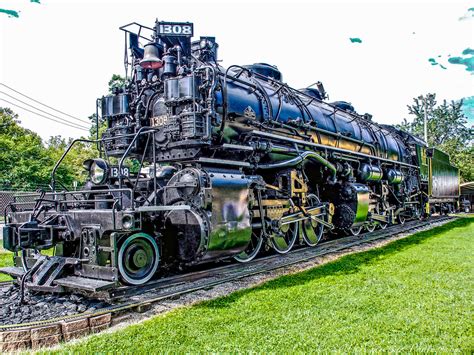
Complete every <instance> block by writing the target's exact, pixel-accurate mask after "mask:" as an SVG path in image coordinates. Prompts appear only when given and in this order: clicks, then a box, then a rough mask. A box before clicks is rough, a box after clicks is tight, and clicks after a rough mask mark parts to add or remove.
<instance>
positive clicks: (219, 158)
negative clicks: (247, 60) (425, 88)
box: [1, 21, 459, 292]
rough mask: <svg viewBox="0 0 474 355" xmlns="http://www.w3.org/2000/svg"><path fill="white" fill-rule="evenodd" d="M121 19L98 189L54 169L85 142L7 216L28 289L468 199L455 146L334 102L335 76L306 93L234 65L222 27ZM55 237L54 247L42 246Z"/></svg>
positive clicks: (152, 270) (240, 255)
mask: <svg viewBox="0 0 474 355" xmlns="http://www.w3.org/2000/svg"><path fill="white" fill-rule="evenodd" d="M121 29H122V30H123V31H124V32H125V39H126V43H127V45H126V48H127V50H126V55H125V58H126V60H125V67H126V73H127V74H128V73H129V72H130V75H129V76H127V80H126V83H125V85H124V86H123V87H120V88H115V89H114V93H113V94H111V95H109V96H106V97H103V98H102V99H100V100H99V103H100V106H101V112H102V118H103V119H104V120H105V121H106V124H107V129H106V131H105V133H104V134H103V136H102V137H101V138H100V139H99V137H97V140H95V141H87V142H89V143H96V144H97V145H98V147H99V148H100V151H101V158H96V159H90V160H88V161H86V162H85V163H84V167H85V168H86V169H87V170H88V171H89V174H90V178H89V181H88V182H87V183H86V185H85V187H84V189H83V190H81V191H58V186H59V182H58V181H57V180H56V177H55V172H56V170H57V168H58V166H59V165H60V164H61V162H62V160H63V159H64V156H65V155H66V154H67V153H68V151H69V150H70V149H71V147H72V146H73V145H74V144H75V143H76V141H75V142H73V144H72V145H71V146H70V147H69V148H68V150H67V151H66V152H65V153H64V155H63V157H62V158H61V159H60V160H59V161H58V163H57V164H56V167H55V168H54V170H53V173H52V184H51V186H52V192H48V193H43V194H42V195H41V196H37V197H36V202H35V203H34V205H31V204H28V203H18V202H16V203H12V204H10V205H9V206H8V208H7V210H6V212H5V217H6V221H7V224H6V226H5V228H4V232H3V239H4V247H5V248H6V249H8V250H11V251H14V252H15V255H16V258H15V260H16V266H15V267H9V268H3V269H2V270H1V271H2V272H5V273H8V274H10V275H13V276H18V277H20V278H21V283H22V286H23V287H28V288H31V289H34V290H41V291H52V292H61V291H66V290H75V291H83V292H100V291H102V290H105V289H108V288H113V287H116V286H118V285H120V284H132V285H141V284H144V283H146V282H148V281H149V280H150V279H151V278H152V277H154V276H155V275H157V274H160V273H163V270H169V269H171V268H179V267H186V266H189V265H194V264H198V263H204V262H209V261H213V260H221V259H225V258H235V259H237V260H238V261H240V262H247V261H250V260H252V259H253V258H254V257H255V256H256V255H257V254H258V253H259V252H260V251H261V250H262V249H266V250H268V249H270V248H272V249H274V250H275V251H276V252H278V253H286V252H288V251H289V250H290V249H291V248H292V247H293V246H294V245H295V244H296V243H306V244H308V245H310V246H315V245H316V244H317V243H318V242H319V241H320V240H321V238H322V237H323V234H324V233H329V232H336V231H344V232H347V233H352V234H358V233H360V232H361V230H362V229H363V228H365V229H366V230H368V231H373V230H374V229H375V228H376V227H380V228H385V227H386V226H387V225H389V224H394V223H404V221H405V219H406V218H421V217H422V216H423V215H424V214H426V213H427V212H429V209H430V198H432V197H433V191H435V193H436V194H437V196H434V197H435V199H433V200H432V201H433V203H432V205H431V208H434V207H435V208H442V209H443V210H449V209H450V208H452V207H454V204H455V201H456V195H457V194H458V191H457V188H458V187H457V186H458V184H459V181H458V172H457V169H456V168H454V167H452V166H451V165H450V164H449V159H448V158H446V157H444V156H442V153H441V152H439V151H436V150H433V149H428V147H427V146H426V144H425V143H424V142H423V141H422V140H420V139H419V138H417V137H414V136H412V135H409V134H407V133H404V132H401V131H399V130H397V129H395V128H393V127H390V126H383V125H378V124H376V123H374V122H372V121H371V116H370V115H368V114H365V115H359V114H357V113H356V112H355V110H354V108H353V107H352V105H350V104H349V103H347V102H343V101H338V102H334V103H328V102H327V94H326V92H325V90H324V87H323V86H322V84H321V83H319V82H318V83H317V85H316V87H309V88H305V89H302V90H295V89H293V88H291V87H289V86H288V85H287V84H286V83H284V82H283V78H282V74H281V73H280V72H279V71H278V69H277V68H276V67H275V66H272V65H268V64H265V63H258V64H253V65H245V66H238V65H232V66H230V67H228V68H227V69H226V68H223V67H222V66H220V65H219V63H218V56H217V53H218V51H217V49H218V44H217V42H216V40H215V38H214V37H200V38H199V39H198V40H192V37H193V31H194V28H193V24H191V23H169V22H158V21H157V22H156V25H155V26H154V27H153V28H150V27H146V26H142V25H139V24H136V23H132V24H129V25H126V26H123V27H121ZM144 41H145V42H146V44H145V45H144V46H142V45H141V43H142V42H144ZM97 131H98V130H97ZM84 141H86V140H78V141H77V142H82V143H83V142H84ZM440 154H441V155H440ZM433 156H435V157H437V160H436V161H442V164H443V167H442V168H437V167H438V166H439V165H436V164H435V166H433V162H435V160H433ZM440 157H441V158H440ZM130 159H134V160H135V161H136V162H137V164H138V165H139V169H137V171H135V172H134V173H132V172H131V171H130V167H129V166H127V162H128V161H130ZM433 174H434V175H435V176H434V175H433ZM433 176H434V178H433ZM433 179H434V180H435V181H436V184H435V185H436V186H435V187H434V188H433V183H432V181H433ZM52 247H54V248H55V253H54V256H51V257H50V256H46V255H43V254H42V253H41V252H40V251H41V250H43V249H49V248H52Z"/></svg>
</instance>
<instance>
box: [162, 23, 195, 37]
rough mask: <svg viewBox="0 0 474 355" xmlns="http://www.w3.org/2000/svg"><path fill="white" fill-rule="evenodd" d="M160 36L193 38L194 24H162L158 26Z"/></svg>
mask: <svg viewBox="0 0 474 355" xmlns="http://www.w3.org/2000/svg"><path fill="white" fill-rule="evenodd" d="M157 32H158V35H159V36H189V37H192V36H193V24H192V23H189V22H184V23H176V22H160V23H158V26H157Z"/></svg>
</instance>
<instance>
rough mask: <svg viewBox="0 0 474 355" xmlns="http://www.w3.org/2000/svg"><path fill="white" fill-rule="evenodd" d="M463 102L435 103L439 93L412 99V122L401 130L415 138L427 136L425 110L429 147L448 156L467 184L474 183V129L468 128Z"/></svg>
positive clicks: (409, 109)
mask: <svg viewBox="0 0 474 355" xmlns="http://www.w3.org/2000/svg"><path fill="white" fill-rule="evenodd" d="M462 106H463V101H462V100H461V101H458V102H456V101H451V102H448V101H446V100H443V102H442V103H441V104H438V102H437V101H436V94H427V95H426V96H424V97H423V96H421V97H418V98H414V99H413V104H412V105H408V113H409V114H410V115H411V116H412V118H411V119H406V118H405V119H404V121H403V122H402V124H401V125H398V128H400V129H402V130H404V131H407V132H409V133H412V134H414V135H416V136H419V137H423V135H424V133H423V132H424V117H425V110H426V114H427V117H428V121H427V122H428V124H427V127H428V145H429V146H430V147H436V148H438V149H441V150H442V151H444V152H446V153H448V154H449V156H450V159H451V162H452V163H454V164H455V165H456V166H458V167H459V168H460V169H461V177H462V179H463V180H464V181H472V180H474V161H473V159H474V154H473V153H474V151H473V150H474V148H473V138H472V137H473V133H474V129H473V128H472V127H471V128H469V127H467V117H466V116H465V114H464V112H463V109H462Z"/></svg>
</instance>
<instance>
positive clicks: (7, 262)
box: [0, 251, 13, 281]
mask: <svg viewBox="0 0 474 355" xmlns="http://www.w3.org/2000/svg"><path fill="white" fill-rule="evenodd" d="M12 265H13V257H12V253H10V252H7V251H5V252H0V267H4V266H12ZM11 279H12V278H11V277H10V276H8V275H5V274H0V281H8V280H11Z"/></svg>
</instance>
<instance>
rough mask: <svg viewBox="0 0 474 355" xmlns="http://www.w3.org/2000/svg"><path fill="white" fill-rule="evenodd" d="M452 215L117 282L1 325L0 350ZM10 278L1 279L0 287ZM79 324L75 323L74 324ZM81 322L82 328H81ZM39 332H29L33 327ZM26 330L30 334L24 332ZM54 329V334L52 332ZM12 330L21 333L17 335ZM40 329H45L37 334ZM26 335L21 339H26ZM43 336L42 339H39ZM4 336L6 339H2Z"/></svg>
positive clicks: (103, 323) (90, 327) (93, 328)
mask: <svg viewBox="0 0 474 355" xmlns="http://www.w3.org/2000/svg"><path fill="white" fill-rule="evenodd" d="M453 219H454V217H448V216H442V217H435V218H432V219H430V220H429V221H410V222H407V223H405V224H404V225H395V226H392V227H389V228H387V229H385V230H377V231H374V232H372V233H365V234H361V235H359V236H349V237H344V238H339V239H335V240H330V241H327V242H324V243H321V244H320V245H318V246H317V247H315V248H309V247H304V248H299V249H296V250H294V251H292V252H289V253H288V254H285V255H269V256H264V257H261V258H258V259H255V260H253V261H251V262H249V263H247V264H238V263H230V264H228V265H223V266H219V267H215V268H210V269H205V270H200V271H195V272H190V273H186V274H181V275H176V276H172V277H167V278H163V279H159V280H156V281H153V282H151V283H148V284H147V285H145V286H141V287H120V288H118V289H116V290H113V291H111V292H110V293H109V295H108V298H109V299H110V301H111V302H112V303H113V304H112V305H111V306H108V307H105V308H101V309H98V310H96V311H94V312H84V313H78V314H74V315H69V316H64V317H59V318H52V319H48V320H42V321H33V322H27V323H20V324H8V325H0V351H11V350H17V349H25V348H29V347H31V346H32V347H33V348H38V347H41V346H45V345H47V346H51V345H54V344H57V343H58V342H59V341H60V340H61V339H64V340H69V339H72V338H76V337H79V336H83V335H86V334H88V333H90V332H98V331H101V330H102V329H105V328H107V327H109V326H110V325H111V324H116V323H119V322H120V320H121V319H122V318H124V316H126V315H127V314H130V313H133V312H139V313H142V312H144V311H146V310H149V309H150V308H152V306H153V305H154V304H158V303H160V302H162V301H166V300H170V299H176V298H179V297H180V296H183V295H186V294H190V293H193V292H196V291H199V290H208V289H212V288H214V287H216V286H218V285H222V284H226V283H230V282H233V281H236V280H240V279H243V278H247V277H250V276H254V275H258V274H265V273H269V272H272V271H275V270H278V269H284V268H288V267H291V266H294V265H297V264H301V263H304V262H308V261H311V260H314V259H317V258H318V257H322V256H324V255H327V254H331V253H335V252H339V251H342V250H345V249H349V248H352V247H354V246H358V245H362V244H366V243H371V242H374V241H378V240H383V239H388V238H390V237H392V236H396V235H399V234H402V233H407V232H411V231H413V230H416V229H420V228H423V227H426V226H427V225H430V224H432V223H442V222H446V221H449V220H453ZM7 283H9V284H11V282H3V283H0V287H2V286H4V285H6V284H7ZM78 327H79V328H78ZM81 327H82V328H81ZM35 331H36V333H38V332H39V333H38V334H40V335H34V334H36V333H35ZM28 332H29V334H30V338H29V339H27V338H28V336H27V333H28ZM51 332H53V334H52V333H51ZM11 334H23V335H22V337H20V340H18V338H15V336H13V338H12V336H10V338H9V335H11ZM41 334H43V335H45V337H44V338H41V339H42V340H41V339H40V336H41ZM24 338H25V339H27V340H25V339H24ZM44 339H46V340H44ZM6 340H8V342H7V341H6Z"/></svg>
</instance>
